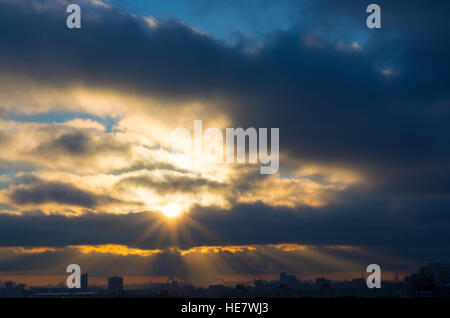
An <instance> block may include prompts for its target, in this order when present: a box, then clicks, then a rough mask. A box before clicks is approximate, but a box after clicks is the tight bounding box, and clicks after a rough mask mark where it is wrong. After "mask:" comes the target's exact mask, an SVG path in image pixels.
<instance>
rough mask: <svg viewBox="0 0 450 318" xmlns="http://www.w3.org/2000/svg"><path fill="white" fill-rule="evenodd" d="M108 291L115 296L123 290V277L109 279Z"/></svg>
mask: <svg viewBox="0 0 450 318" xmlns="http://www.w3.org/2000/svg"><path fill="white" fill-rule="evenodd" d="M108 290H109V291H110V292H112V293H113V294H118V293H120V292H121V291H122V290H123V277H118V276H114V277H109V278H108Z"/></svg>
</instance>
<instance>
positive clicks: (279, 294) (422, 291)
mask: <svg viewBox="0 0 450 318" xmlns="http://www.w3.org/2000/svg"><path fill="white" fill-rule="evenodd" d="M449 269H450V264H447V263H431V264H428V265H425V266H422V267H421V268H420V270H419V272H418V273H413V274H411V275H409V276H406V277H405V279H404V280H403V281H401V280H399V279H398V278H397V277H396V279H395V280H394V281H383V282H382V285H381V288H379V289H377V288H374V289H369V288H368V287H367V285H366V281H365V279H364V278H358V279H353V280H351V281H332V280H330V279H327V278H325V277H318V278H316V279H315V280H314V281H313V282H312V281H302V280H301V279H299V278H297V277H296V276H295V275H289V274H287V273H280V278H279V280H277V281H270V282H268V281H264V280H254V281H253V282H251V283H248V284H238V285H236V286H235V287H229V286H225V285H220V284H219V285H210V286H209V287H207V288H203V287H196V286H194V285H189V284H186V283H182V282H177V281H174V280H172V281H168V282H166V283H149V284H144V285H143V286H141V288H137V289H124V283H123V282H124V281H123V277H118V276H114V277H109V278H108V286H107V288H104V287H90V286H89V283H88V274H87V273H85V274H83V275H82V276H81V288H80V289H68V288H65V287H64V286H60V287H57V288H48V287H45V288H44V287H41V288H36V287H31V288H29V289H26V288H25V285H24V284H15V283H13V282H5V283H4V284H3V285H4V286H3V287H1V288H0V298H5V297H6V298H22V297H29V298H51V297H55V298H69V297H79V298H101V297H104V298H107V297H202V298H208V297H222V298H245V297H249V298H250V297H270V298H272V297H273V298H294V297H310V298H347V297H354V298H404V297H450V281H449ZM0 286H1V285H0Z"/></svg>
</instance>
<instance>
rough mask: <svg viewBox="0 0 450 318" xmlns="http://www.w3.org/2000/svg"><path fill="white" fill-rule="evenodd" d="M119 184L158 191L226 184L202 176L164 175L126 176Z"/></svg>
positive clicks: (187, 190) (181, 190)
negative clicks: (161, 176) (160, 176)
mask: <svg viewBox="0 0 450 318" xmlns="http://www.w3.org/2000/svg"><path fill="white" fill-rule="evenodd" d="M121 185H134V186H140V187H147V188H151V189H154V190H155V191H157V192H159V193H162V194H164V193H173V192H192V193H195V192H197V191H199V190H201V189H202V188H203V189H208V190H210V191H214V190H220V189H225V187H226V185H225V184H221V183H219V182H216V181H213V180H208V179H205V178H202V177H192V176H176V175H165V176H164V177H163V178H162V179H159V178H154V177H150V176H135V177H126V178H123V179H121V180H120V181H119V182H118V186H119V187H120V186H121Z"/></svg>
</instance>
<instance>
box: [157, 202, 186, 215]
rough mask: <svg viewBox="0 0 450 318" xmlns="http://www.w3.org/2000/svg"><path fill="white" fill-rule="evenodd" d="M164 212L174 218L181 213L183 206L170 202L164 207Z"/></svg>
mask: <svg viewBox="0 0 450 318" xmlns="http://www.w3.org/2000/svg"><path fill="white" fill-rule="evenodd" d="M162 212H163V214H164V215H165V216H167V217H168V218H174V217H177V216H179V215H180V214H181V207H180V206H179V205H178V204H176V203H169V204H168V205H166V206H165V207H164V208H163V210H162Z"/></svg>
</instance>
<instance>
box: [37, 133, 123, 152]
mask: <svg viewBox="0 0 450 318" xmlns="http://www.w3.org/2000/svg"><path fill="white" fill-rule="evenodd" d="M129 151H130V146H129V145H126V144H121V143H119V142H118V141H116V140H115V139H114V137H113V136H112V135H103V136H96V135H94V134H89V133H86V132H80V131H74V132H67V133H64V134H62V135H60V136H59V137H55V138H54V139H52V140H49V141H47V142H43V143H41V144H40V145H39V146H38V147H36V149H33V153H35V154H36V155H38V156H55V155H57V154H63V155H64V154H65V155H71V156H76V157H89V156H92V155H98V154H104V153H114V152H115V153H120V154H122V155H123V154H128V153H129Z"/></svg>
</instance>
